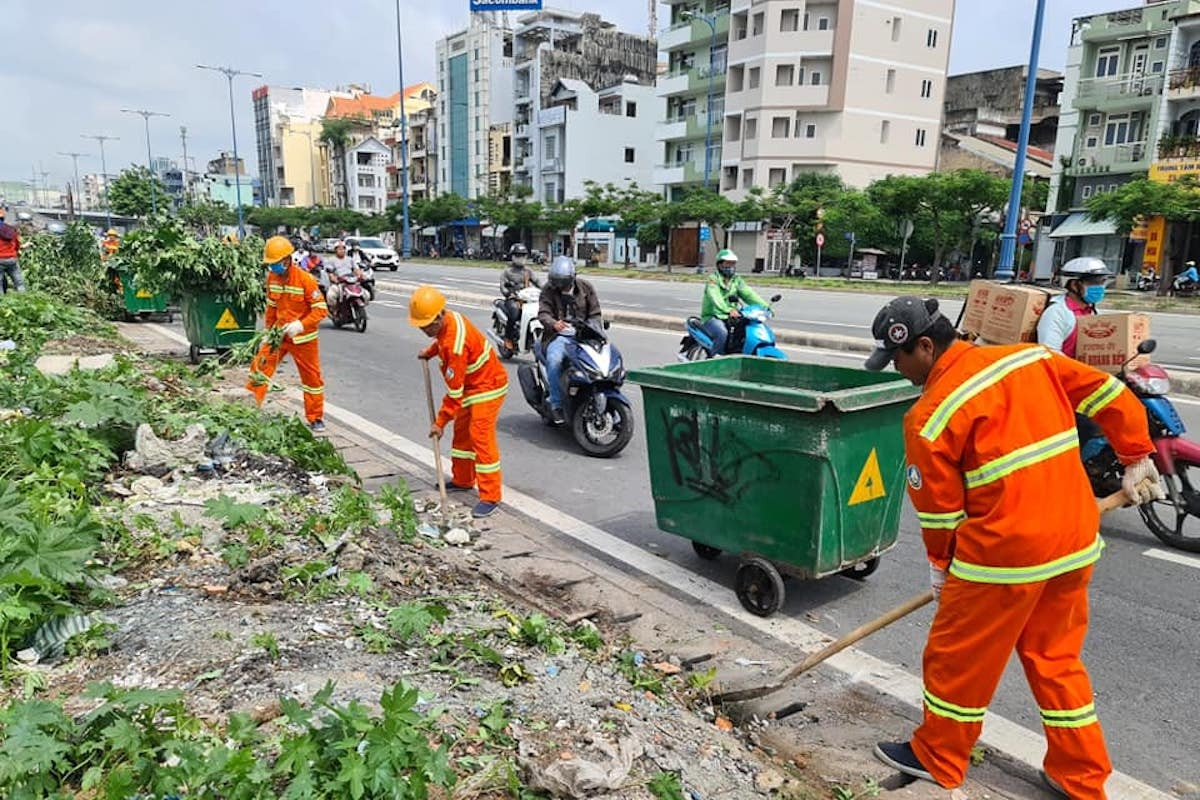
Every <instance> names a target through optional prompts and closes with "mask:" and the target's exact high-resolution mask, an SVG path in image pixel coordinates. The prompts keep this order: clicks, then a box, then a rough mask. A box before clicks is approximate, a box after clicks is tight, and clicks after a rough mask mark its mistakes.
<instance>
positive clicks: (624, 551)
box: [295, 392, 1172, 800]
mask: <svg viewBox="0 0 1200 800" xmlns="http://www.w3.org/2000/svg"><path fill="white" fill-rule="evenodd" d="M295 396H296V397H298V396H299V395H298V392H297V393H295ZM325 412H326V416H327V417H332V418H333V419H335V420H337V421H338V422H339V423H341V424H343V425H346V426H347V427H350V428H353V429H354V430H356V431H358V432H359V433H360V434H362V435H364V436H366V437H368V438H370V439H373V440H375V441H377V442H379V443H380V444H383V445H385V446H387V447H390V448H391V449H393V450H395V451H396V452H398V453H400V454H401V455H403V456H405V457H406V458H408V459H410V460H412V461H415V462H416V463H418V464H420V465H421V466H423V467H425V468H426V469H429V470H430V471H432V469H433V468H434V467H433V451H432V450H430V449H429V448H428V447H425V446H424V445H422V444H418V443H417V442H414V441H412V440H411V439H406V438H405V437H403V436H400V435H399V434H397V433H394V432H392V431H390V430H388V429H387V428H385V427H383V426H382V425H379V424H377V423H375V422H372V421H370V420H368V419H366V418H365V417H362V416H359V415H358V414H355V413H354V412H352V411H349V410H347V409H344V408H341V407H340V406H337V405H334V404H332V403H328V402H327V403H326V404H325ZM504 494H505V497H504V503H505V505H507V506H509V507H510V508H512V509H513V510H515V511H517V512H518V513H520V514H521V515H523V516H525V517H528V518H530V519H532V520H536V521H538V522H540V523H542V524H544V525H547V526H548V527H550V528H553V529H555V530H557V531H558V532H559V533H560V534H562V535H564V536H568V537H570V538H572V539H574V540H575V541H577V542H579V543H580V544H582V545H584V546H585V547H588V548H589V549H591V550H594V551H596V552H597V553H600V554H603V555H604V556H607V557H608V558H611V559H615V560H617V561H620V562H622V563H624V564H626V565H627V566H628V567H630V568H632V569H633V570H635V571H637V572H639V573H642V574H644V575H647V576H650V577H652V578H655V579H656V580H658V581H660V582H661V583H663V584H664V585H665V586H667V587H669V588H671V589H674V590H675V591H677V592H680V593H682V594H685V595H687V596H689V597H691V598H692V599H694V600H696V601H698V602H700V603H703V604H704V605H707V606H709V607H711V608H712V609H714V610H715V611H717V612H720V613H722V614H724V615H726V616H728V617H732V618H734V619H736V620H737V621H738V622H740V623H742V624H743V625H746V626H747V627H750V628H754V629H755V630H757V631H758V632H759V633H762V634H765V635H766V636H769V637H771V638H773V639H775V640H777V641H779V642H782V643H784V644H786V645H790V646H794V647H799V648H801V649H803V650H806V651H809V652H812V651H815V650H817V649H819V648H821V647H823V646H824V645H825V644H827V643H828V642H829V637H828V636H827V635H826V634H824V633H822V632H821V631H820V630H818V629H816V628H814V627H812V626H810V625H806V624H804V623H803V622H800V621H799V620H797V619H794V618H790V617H783V616H776V617H772V618H770V619H766V618H763V617H759V616H755V615H753V614H750V613H749V612H747V611H746V610H745V609H743V608H742V607H741V604H740V603H739V602H738V601H737V598H736V596H735V594H734V592H733V590H732V589H730V588H729V587H727V586H722V585H721V584H718V583H715V582H714V581H710V580H708V579H707V578H704V577H702V576H699V575H696V574H695V573H694V572H691V571H690V570H686V569H684V568H682V567H680V566H678V565H676V564H673V563H671V562H669V561H666V560H664V559H661V558H659V557H658V556H656V555H654V554H653V553H650V552H648V551H646V550H643V549H642V548H640V547H637V546H635V545H632V544H630V543H629V542H626V541H625V540H623V539H619V538H617V537H616V536H613V535H612V534H610V533H606V532H605V531H603V530H601V529H600V528H597V527H595V526H594V525H591V524H589V523H587V522H584V521H583V520H581V519H577V518H575V517H572V516H570V515H568V514H565V513H563V512H562V511H559V510H558V509H557V508H554V507H552V506H549V505H547V504H545V503H543V502H541V501H540V500H537V499H535V498H533V497H531V496H529V495H527V494H525V493H523V492H519V491H517V490H515V489H512V488H509V487H505V490H504ZM826 663H828V664H829V665H830V666H833V667H834V668H836V669H838V670H839V671H841V672H843V673H845V674H846V675H847V676H849V677H850V678H851V679H852V680H854V681H856V682H858V683H862V684H865V685H867V686H870V687H872V688H874V689H875V690H876V691H879V692H881V693H883V694H886V695H888V696H889V697H892V698H894V699H896V700H898V701H900V702H902V703H905V704H906V705H908V706H910V707H912V708H913V709H916V710H917V711H918V712H920V711H921V709H922V700H921V697H922V689H923V687H922V683H921V679H920V678H918V677H917V676H915V675H912V674H910V673H908V672H907V671H906V670H904V669H903V668H902V667H900V666H899V665H897V664H891V663H889V662H887V661H884V660H883V659H880V658H876V657H875V656H871V655H868V654H867V653H865V652H862V651H860V650H858V649H856V648H853V647H851V648H848V649H846V650H843V651H842V652H841V653H838V654H837V655H835V656H833V657H832V658H830V659H829V661H827V662H826ZM979 741H980V743H981V744H984V745H987V746H989V747H992V748H994V749H996V750H998V751H1000V752H1002V753H1005V754H1006V755H1008V756H1009V757H1010V758H1013V759H1015V760H1018V761H1021V762H1023V763H1024V764H1026V765H1027V766H1029V767H1030V768H1032V769H1035V770H1036V769H1041V766H1042V759H1043V758H1044V757H1045V754H1046V740H1045V738H1043V737H1042V736H1041V735H1039V734H1037V733H1035V732H1033V731H1031V730H1028V729H1027V728H1024V727H1022V726H1020V725H1018V724H1017V723H1015V722H1012V721H1010V720H1008V719H1005V718H1004V717H1001V716H1000V715H998V714H993V713H992V712H990V711H989V712H988V714H987V717H986V719H985V720H984V724H983V735H982V736H981V737H980V739H979ZM1107 788H1108V792H1109V794H1110V795H1111V796H1112V797H1120V798H1124V799H1126V800H1172V798H1171V796H1170V795H1168V794H1166V793H1164V792H1160V791H1159V790H1157V789H1155V788H1154V787H1152V786H1149V785H1147V784H1145V783H1142V782H1141V781H1139V780H1137V779H1135V778H1133V777H1130V776H1128V775H1125V774H1124V773H1121V772H1114V773H1113V774H1112V776H1111V777H1110V778H1109V780H1108V786H1107Z"/></svg>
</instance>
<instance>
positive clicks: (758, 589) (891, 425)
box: [629, 357, 919, 616]
mask: <svg viewBox="0 0 1200 800" xmlns="http://www.w3.org/2000/svg"><path fill="white" fill-rule="evenodd" d="M629 378H630V380H632V381H633V382H634V383H638V384H640V385H641V387H642V397H643V408H644V413H645V424H646V427H645V430H646V444H647V450H648V454H649V460H650V488H651V491H652V493H653V496H654V508H655V513H656V515H657V520H658V526H659V527H660V528H662V529H663V530H664V531H667V532H670V533H675V534H678V535H680V536H683V537H685V538H687V539H690V540H691V541H692V544H693V547H694V548H695V550H696V552H697V553H698V554H699V555H700V556H701V557H703V558H716V557H717V556H718V555H720V553H721V552H722V551H724V552H729V553H733V554H736V555H737V556H738V557H739V566H738V570H737V577H736V590H737V596H738V599H739V600H740V601H741V603H742V605H743V606H744V607H745V608H746V609H747V610H749V611H751V612H753V613H755V614H758V615H760V616H768V615H770V614H773V613H774V612H775V611H777V610H778V609H779V608H780V606H782V605H783V599H784V587H783V575H784V574H787V575H791V576H794V577H798V578H806V579H814V578H822V577H825V576H827V575H833V574H838V573H843V574H847V575H850V576H852V577H865V576H866V575H869V574H870V573H871V572H873V571H874V570H875V568H876V566H877V565H878V560H879V556H880V554H882V553H883V552H885V551H886V550H888V549H889V548H891V547H892V545H893V544H894V543H895V541H896V536H897V534H898V532H899V527H900V510H901V505H902V503H903V499H904V493H905V492H904V441H903V435H902V431H901V423H902V420H903V416H904V412H905V411H907V410H908V408H909V406H910V405H911V404H912V402H913V400H915V399H916V397H917V396H918V394H919V389H917V388H916V387H913V386H911V385H910V384H909V383H908V381H906V380H904V379H902V378H901V377H900V376H898V375H896V374H895V373H891V374H887V373H873V372H867V371H865V370H858V369H847V368H842V367H827V366H821V365H816V364H806V363H801V362H795V361H779V360H775V359H762V358H747V357H730V358H718V359H713V360H710V361H700V362H693V363H688V364H671V365H669V366H664V367H651V368H647V369H640V370H633V371H631V372H630V374H629Z"/></svg>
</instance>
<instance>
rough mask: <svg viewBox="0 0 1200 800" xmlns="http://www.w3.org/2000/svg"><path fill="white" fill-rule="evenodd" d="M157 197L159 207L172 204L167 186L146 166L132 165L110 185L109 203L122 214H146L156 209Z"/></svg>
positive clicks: (132, 215) (129, 215)
mask: <svg viewBox="0 0 1200 800" xmlns="http://www.w3.org/2000/svg"><path fill="white" fill-rule="evenodd" d="M156 198H157V204H158V207H159V208H166V207H168V206H170V198H168V197H167V189H166V187H165V186H163V183H162V181H160V180H159V179H158V176H156V175H153V174H151V172H150V170H149V169H147V168H146V167H139V166H130V167H129V168H128V169H126V170H124V171H123V172H122V173H121V174H120V175H118V176H117V177H116V178H114V179H113V182H112V183H111V184H110V185H109V187H108V202H109V205H111V206H112V210H113V211H114V212H115V213H117V214H120V215H122V216H127V217H144V216H146V215H147V214H149V213H151V212H152V211H153V210H154V206H155V202H156Z"/></svg>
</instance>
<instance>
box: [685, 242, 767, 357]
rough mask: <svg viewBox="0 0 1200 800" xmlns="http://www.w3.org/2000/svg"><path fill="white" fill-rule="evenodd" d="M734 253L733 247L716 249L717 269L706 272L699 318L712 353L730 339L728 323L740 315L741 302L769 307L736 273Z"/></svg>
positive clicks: (719, 352)
mask: <svg viewBox="0 0 1200 800" xmlns="http://www.w3.org/2000/svg"><path fill="white" fill-rule="evenodd" d="M737 260H738V258H737V254H736V253H734V252H733V251H732V250H722V251H721V252H719V253H717V271H716V272H714V273H713V274H712V275H709V276H708V282H707V283H706V284H705V287H704V300H703V302H702V304H701V306H700V319H701V321H702V322H703V323H704V332H705V333H707V334H708V335H709V337H711V338H712V340H713V354H714V355H718V356H719V355H724V354H725V345H726V343H727V342H728V341H729V323H730V320H735V319H737V318H738V317H740V316H741V315H742V313H741V311H739V310H738V309H739V307H740V306H741V305H742V304H745V305H755V306H763V307H766V308H769V307H770V306H769V304H768V303H767V301H766V300H764V299H762V297H761V296H760V295H759V294H758V292H756V291H754V290H753V289H751V288H750V287H749V286H748V285H747V284H746V281H745V280H744V279H743V278H742V276H741V275H738V274H737Z"/></svg>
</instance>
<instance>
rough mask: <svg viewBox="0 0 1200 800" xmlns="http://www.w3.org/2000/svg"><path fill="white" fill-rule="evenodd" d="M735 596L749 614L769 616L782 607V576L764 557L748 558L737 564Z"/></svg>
mask: <svg viewBox="0 0 1200 800" xmlns="http://www.w3.org/2000/svg"><path fill="white" fill-rule="evenodd" d="M736 588H737V597H738V600H740V601H741V603H742V607H743V608H745V609H746V610H747V611H749V612H750V613H751V614H757V615H758V616H760V617H769V616H771V615H772V614H774V613H775V612H776V611H778V610H779V609H780V608H782V607H783V597H784V593H783V576H781V575H780V574H779V570H777V569H775V565H774V564H772V563H771V562H770V561H767V560H766V559H765V558H757V557H755V558H748V559H746V560H745V561H743V562H742V563H741V564H739V565H738V569H737V579H736Z"/></svg>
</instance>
